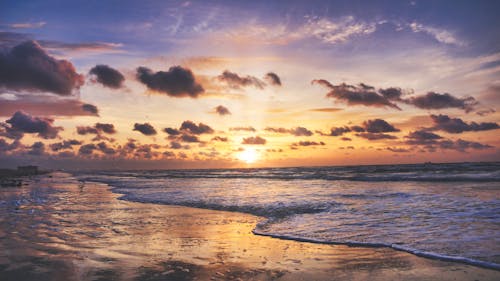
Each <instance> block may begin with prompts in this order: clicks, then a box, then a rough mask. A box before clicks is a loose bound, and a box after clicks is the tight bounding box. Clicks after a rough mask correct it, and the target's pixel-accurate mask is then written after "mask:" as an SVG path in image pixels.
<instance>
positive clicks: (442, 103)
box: [405, 92, 478, 112]
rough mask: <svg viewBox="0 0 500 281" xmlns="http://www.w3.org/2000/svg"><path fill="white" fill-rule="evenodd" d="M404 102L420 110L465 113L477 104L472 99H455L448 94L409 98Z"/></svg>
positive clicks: (430, 94) (431, 93)
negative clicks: (459, 110) (446, 109)
mask: <svg viewBox="0 0 500 281" xmlns="http://www.w3.org/2000/svg"><path fill="white" fill-rule="evenodd" d="M405 102H406V103H408V104H412V105H414V106H416V107H418V108H422V109H443V108H459V109H463V110H464V111H465V112H470V111H472V110H474V107H475V106H476V105H477V104H478V102H477V101H476V100H475V99H474V98H473V97H466V98H457V97H454V96H452V95H450V94H448V93H444V94H439V93H435V92H428V93H427V94H425V95H421V96H416V97H410V98H409V99H406V100H405Z"/></svg>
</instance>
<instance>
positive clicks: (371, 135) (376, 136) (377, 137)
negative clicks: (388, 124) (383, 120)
mask: <svg viewBox="0 0 500 281" xmlns="http://www.w3.org/2000/svg"><path fill="white" fill-rule="evenodd" d="M356 136H358V137H360V138H364V139H367V140H381V139H390V140H393V139H397V138H398V137H396V136H393V135H389V134H384V133H358V134H356Z"/></svg>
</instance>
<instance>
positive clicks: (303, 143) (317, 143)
mask: <svg viewBox="0 0 500 281" xmlns="http://www.w3.org/2000/svg"><path fill="white" fill-rule="evenodd" d="M317 145H325V143H324V142H322V141H320V142H315V141H299V142H295V143H292V146H317Z"/></svg>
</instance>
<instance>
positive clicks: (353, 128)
mask: <svg viewBox="0 0 500 281" xmlns="http://www.w3.org/2000/svg"><path fill="white" fill-rule="evenodd" d="M350 129H351V130H352V131H353V132H356V133H363V132H364V131H365V128H363V127H361V126H358V125H355V126H351V128H350Z"/></svg>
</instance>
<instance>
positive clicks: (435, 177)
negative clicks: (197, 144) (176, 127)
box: [76, 163, 500, 269]
mask: <svg viewBox="0 0 500 281" xmlns="http://www.w3.org/2000/svg"><path fill="white" fill-rule="evenodd" d="M76 175H77V177H78V178H79V179H80V180H82V181H97V182H104V183H107V184H109V185H110V186H111V188H112V190H113V191H114V192H117V193H121V194H123V196H122V197H121V199H124V200H130V201H136V202H147V203H156V204H169V205H182V206H191V207H198V208H207V209H215V210H225V211H234V212H245V213H251V214H254V215H258V216H261V217H262V218H263V219H262V221H261V222H260V223H259V224H258V225H256V226H255V229H254V233H255V234H259V235H268V236H272V237H279V238H285V239H293V240H298V241H309V242H315V243H325V244H348V245H353V246H375V247H378V246H380V247H392V248H394V249H397V250H403V251H407V252H410V253H413V254H417V255H421V256H426V257H431V258H439V259H444V260H451V261H460V262H465V263H469V264H475V265H480V266H484V267H489V268H496V269H500V163H459V164H414V165H374V166H344V167H294V168H261V169H225V170H224V169H221V170H156V171H93V172H92V173H77V174H76Z"/></svg>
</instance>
